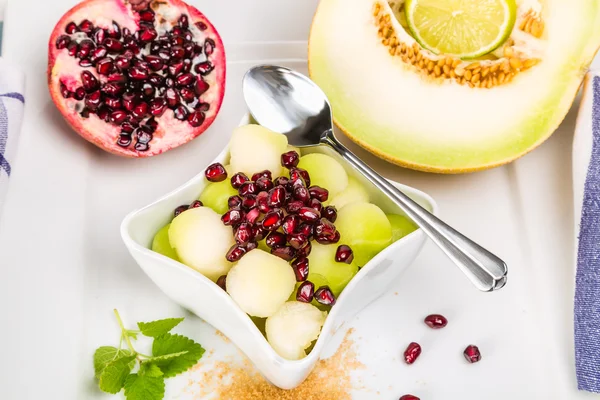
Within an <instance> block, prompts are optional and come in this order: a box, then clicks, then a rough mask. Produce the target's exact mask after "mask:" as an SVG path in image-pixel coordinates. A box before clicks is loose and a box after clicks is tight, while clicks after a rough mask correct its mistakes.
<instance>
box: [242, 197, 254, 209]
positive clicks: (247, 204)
mask: <svg viewBox="0 0 600 400" xmlns="http://www.w3.org/2000/svg"><path fill="white" fill-rule="evenodd" d="M254 207H256V196H254V195H253V194H249V195H248V196H246V197H244V199H243V200H242V208H243V209H245V210H250V209H252V208H254Z"/></svg>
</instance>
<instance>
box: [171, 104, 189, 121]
mask: <svg viewBox="0 0 600 400" xmlns="http://www.w3.org/2000/svg"><path fill="white" fill-rule="evenodd" d="M188 114H189V112H188V109H187V108H186V107H185V106H184V105H180V106H179V107H177V108H176V109H175V110H173V115H174V116H175V118H177V119H178V120H180V121H185V120H186V119H187V117H188Z"/></svg>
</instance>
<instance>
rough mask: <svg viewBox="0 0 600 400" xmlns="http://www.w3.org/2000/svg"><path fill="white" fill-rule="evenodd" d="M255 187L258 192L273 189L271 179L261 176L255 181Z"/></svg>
mask: <svg viewBox="0 0 600 400" xmlns="http://www.w3.org/2000/svg"><path fill="white" fill-rule="evenodd" d="M256 186H257V187H258V189H259V190H262V191H265V190H266V191H268V190H271V189H273V181H271V179H269V178H267V177H266V176H261V177H260V178H258V179H257V180H256Z"/></svg>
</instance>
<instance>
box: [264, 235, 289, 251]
mask: <svg viewBox="0 0 600 400" xmlns="http://www.w3.org/2000/svg"><path fill="white" fill-rule="evenodd" d="M285 243H286V240H285V235H284V234H283V233H280V232H271V233H270V234H269V236H267V238H266V239H265V244H266V245H267V246H269V247H270V248H272V249H274V248H276V247H281V246H285Z"/></svg>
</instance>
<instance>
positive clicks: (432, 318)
mask: <svg viewBox="0 0 600 400" xmlns="http://www.w3.org/2000/svg"><path fill="white" fill-rule="evenodd" d="M424 322H425V324H426V325H427V326H428V327H430V328H431V329H442V328H444V327H445V326H446V325H448V320H447V319H446V317H444V316H443V315H440V314H431V315H428V316H427V317H425V320H424Z"/></svg>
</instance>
